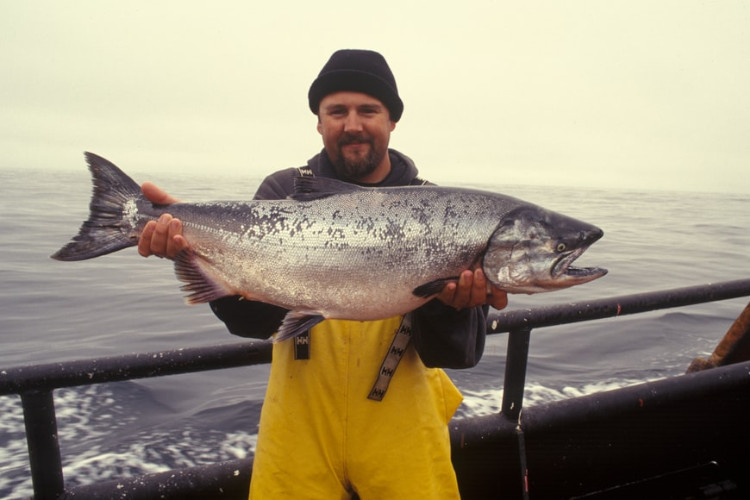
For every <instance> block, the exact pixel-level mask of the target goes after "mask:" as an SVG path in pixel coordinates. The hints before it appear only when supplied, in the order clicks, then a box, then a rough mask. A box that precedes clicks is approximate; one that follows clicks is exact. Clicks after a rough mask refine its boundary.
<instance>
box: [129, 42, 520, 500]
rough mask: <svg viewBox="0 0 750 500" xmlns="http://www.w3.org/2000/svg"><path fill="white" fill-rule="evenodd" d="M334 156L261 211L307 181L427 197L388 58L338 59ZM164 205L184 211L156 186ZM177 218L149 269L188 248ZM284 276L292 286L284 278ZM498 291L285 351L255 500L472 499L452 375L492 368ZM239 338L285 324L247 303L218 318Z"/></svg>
mask: <svg viewBox="0 0 750 500" xmlns="http://www.w3.org/2000/svg"><path fill="white" fill-rule="evenodd" d="M308 99H309V105H310V109H311V111H312V112H313V113H315V114H316V115H317V116H318V123H317V129H318V132H319V133H320V134H321V136H322V138H323V145H324V149H323V151H322V152H321V153H320V154H318V155H316V156H314V157H313V158H312V159H311V160H310V161H309V162H308V164H307V167H306V168H299V169H297V168H291V169H287V170H281V171H279V172H276V173H274V174H271V175H270V176H268V177H267V178H266V179H265V180H264V181H263V183H262V184H261V186H260V187H259V189H258V192H257V193H256V198H257V199H281V198H285V197H286V196H288V195H289V194H291V193H292V192H293V191H294V179H295V177H298V176H301V175H314V176H320V177H333V178H338V179H341V180H344V181H347V182H353V183H356V184H360V185H367V186H400V185H414V184H423V183H424V182H423V181H421V180H419V179H418V178H417V169H416V167H415V166H414V164H413V162H412V161H411V160H410V159H409V158H407V157H406V156H404V155H403V154H401V153H399V152H397V151H395V150H392V149H389V148H388V145H389V141H390V134H391V132H392V131H393V130H394V129H395V127H396V123H397V122H398V121H399V119H400V118H401V114H402V112H403V103H402V101H401V99H400V97H399V95H398V89H397V86H396V82H395V79H394V77H393V74H392V73H391V70H390V68H389V66H388V64H387V63H386V61H385V59H384V58H383V56H381V55H380V54H378V53H377V52H372V51H365V50H341V51H337V52H335V53H334V54H333V55H332V56H331V58H330V59H329V60H328V62H327V63H326V65H325V66H324V67H323V69H322V70H321V72H320V74H319V75H318V78H317V79H316V80H315V81H314V82H313V84H312V86H311V87H310V90H309V93H308ZM143 192H144V194H145V195H146V196H147V197H148V198H149V199H150V200H151V201H153V202H155V203H171V202H174V201H176V200H175V199H174V198H172V197H170V196H169V195H168V194H166V193H165V192H163V191H161V190H160V189H159V188H157V187H156V186H154V185H153V184H150V183H146V184H144V185H143ZM181 231H182V229H181V223H180V221H179V220H176V219H172V218H171V217H170V216H168V215H165V216H163V217H162V218H161V219H160V220H159V221H158V222H152V223H149V225H148V226H147V227H146V229H145V230H144V232H143V235H142V237H141V240H140V242H139V246H138V248H139V252H140V253H141V254H142V255H143V256H148V255H151V254H156V255H160V256H166V257H174V256H175V255H176V253H177V252H179V251H180V250H181V249H182V248H184V247H186V246H187V242H186V241H185V239H184V238H183V237H182V236H181ZM279 272H283V269H280V270H279ZM487 304H490V305H492V306H494V307H495V308H498V309H502V308H503V307H505V306H506V305H507V296H506V295H505V293H504V292H502V291H501V290H497V289H494V288H492V289H490V291H489V293H488V282H487V281H486V279H485V277H484V274H483V273H482V271H481V269H475V270H471V269H467V270H465V271H464V272H463V273H462V274H461V275H460V277H459V279H458V280H457V282H454V283H449V284H448V285H446V286H445V288H444V289H443V291H442V292H441V293H440V294H439V295H438V296H437V297H436V298H435V299H433V300H432V301H430V302H428V303H427V304H425V305H424V306H422V307H420V308H419V309H417V310H416V311H414V312H413V313H410V314H409V315H407V316H406V317H401V316H398V317H394V318H386V319H383V320H379V321H367V322H361V321H344V320H326V321H324V322H322V323H320V324H318V325H316V326H314V327H313V328H312V329H311V330H310V332H308V333H307V334H304V335H302V336H301V338H298V339H295V340H290V341H284V342H280V343H277V344H275V345H274V350H273V362H272V366H271V374H270V378H269V382H268V389H267V393H266V398H265V401H264V405H263V410H262V412H261V419H260V428H259V434H258V444H257V449H256V452H255V460H254V466H253V474H252V480H251V485H250V496H251V498H261V499H264V498H321V499H323V498H325V499H329V498H342V499H343V498H352V497H353V496H354V495H355V494H356V495H358V496H359V497H360V498H362V499H381V498H389V499H391V498H435V499H445V498H458V487H457V484H456V477H455V473H454V471H453V468H452V465H451V462H450V440H449V434H448V427H447V424H448V422H449V420H450V418H451V417H452V415H453V413H454V412H455V410H456V408H457V407H458V405H459V404H460V402H461V395H460V393H459V392H458V390H457V389H456V388H455V386H454V385H453V384H452V382H451V381H450V379H449V378H448V377H447V375H446V374H445V373H444V372H443V371H442V370H441V369H438V368H428V367H430V366H432V367H452V368H465V367H470V366H474V365H475V364H476V363H477V362H478V361H479V358H480V357H481V355H482V351H483V348H484V337H485V321H486V313H487ZM211 307H212V309H213V311H214V312H215V313H216V315H217V316H218V317H219V318H220V319H222V320H223V321H224V322H225V323H226V324H227V327H228V328H229V330H230V331H231V332H232V333H234V334H237V335H241V336H247V337H257V338H266V337H268V336H270V335H271V334H273V332H274V331H275V329H276V328H277V327H278V325H279V323H280V321H281V319H282V318H283V316H284V314H285V313H286V311H285V310H283V309H281V308H279V307H276V306H272V305H268V304H263V303H259V302H252V301H247V300H243V299H241V298H239V297H225V298H222V299H219V300H217V301H214V302H213V303H212V304H211Z"/></svg>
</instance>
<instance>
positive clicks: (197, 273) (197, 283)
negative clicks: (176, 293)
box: [174, 248, 236, 305]
mask: <svg viewBox="0 0 750 500" xmlns="http://www.w3.org/2000/svg"><path fill="white" fill-rule="evenodd" d="M205 262H206V261H205V260H203V259H199V258H198V256H197V255H196V254H195V252H194V251H193V250H191V249H190V248H186V249H184V250H181V251H180V253H178V254H177V255H176V256H175V259H174V272H175V274H176V275H177V279H179V280H180V281H182V282H183V283H185V284H184V285H182V287H181V288H180V289H181V290H182V291H183V292H186V293H187V295H186V296H185V302H187V303H188V304H190V305H194V304H202V303H204V302H211V301H213V300H216V299H220V298H221V297H226V296H227V295H236V292H234V291H233V290H232V289H230V288H229V287H228V286H226V285H225V284H224V283H221V282H220V281H217V280H216V279H214V278H213V277H212V276H211V273H209V272H207V269H205V267H204V263H205Z"/></svg>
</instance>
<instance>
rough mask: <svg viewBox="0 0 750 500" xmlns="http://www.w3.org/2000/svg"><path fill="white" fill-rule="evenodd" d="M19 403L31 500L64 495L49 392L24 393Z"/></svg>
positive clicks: (53, 405) (50, 393)
mask: <svg viewBox="0 0 750 500" xmlns="http://www.w3.org/2000/svg"><path fill="white" fill-rule="evenodd" d="M21 403H22V404H23V420H24V423H25V425H26V442H27V444H28V447H29V464H30V466H31V481H32V483H33V486H34V500H43V499H48V498H49V499H54V498H58V497H59V496H60V495H62V494H63V492H64V489H65V483H64V481H63V473H62V460H61V458H60V444H59V442H58V440H57V419H56V417H55V402H54V399H53V397H52V390H38V391H27V392H23V393H21Z"/></svg>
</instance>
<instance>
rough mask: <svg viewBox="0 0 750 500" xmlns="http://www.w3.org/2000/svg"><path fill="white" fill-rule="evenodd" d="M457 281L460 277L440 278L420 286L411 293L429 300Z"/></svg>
mask: <svg viewBox="0 0 750 500" xmlns="http://www.w3.org/2000/svg"><path fill="white" fill-rule="evenodd" d="M457 280H458V276H454V277H452V278H440V279H438V280H435V281H430V282H429V283H425V284H424V285H419V286H418V287H417V288H415V289H414V290H412V292H411V293H413V294H414V295H416V296H417V297H423V298H429V297H432V296H433V295H437V294H439V293H440V292H442V291H443V288H445V285H447V284H448V283H450V282H451V281H457Z"/></svg>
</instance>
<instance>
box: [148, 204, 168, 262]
mask: <svg viewBox="0 0 750 500" xmlns="http://www.w3.org/2000/svg"><path fill="white" fill-rule="evenodd" d="M171 220H172V216H171V215H169V214H162V215H161V217H159V220H157V221H156V227H155V228H154V234H153V235H152V236H151V246H150V250H151V253H152V254H154V255H158V256H159V257H164V256H165V255H166V254H167V241H168V239H169V222H170V221H171Z"/></svg>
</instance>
